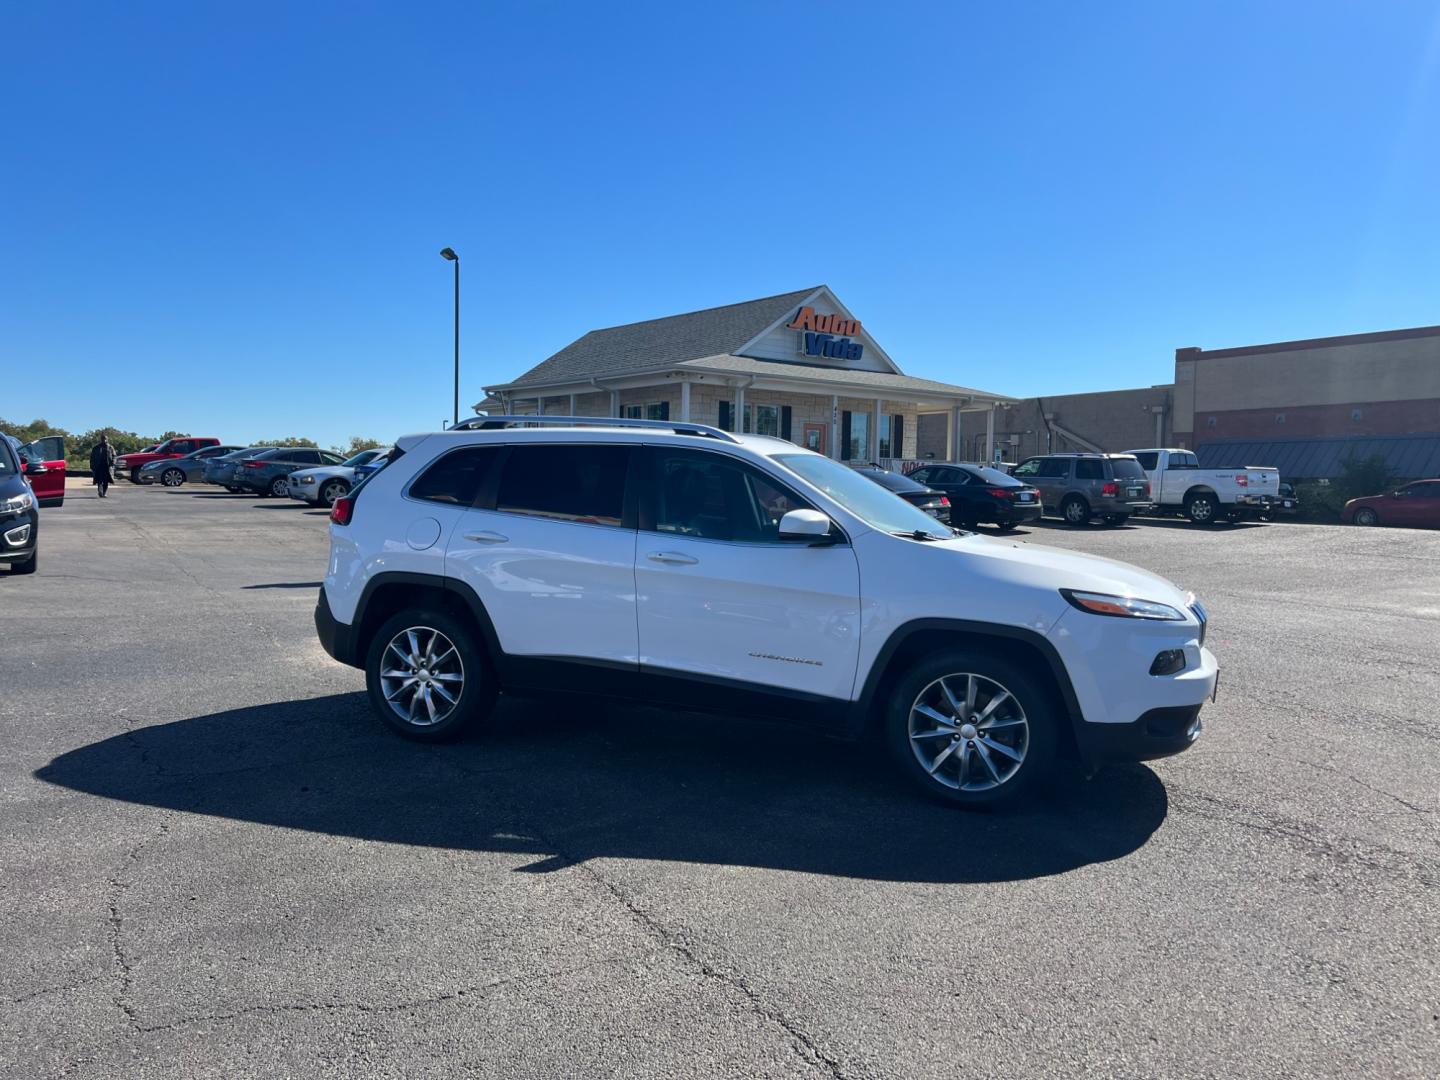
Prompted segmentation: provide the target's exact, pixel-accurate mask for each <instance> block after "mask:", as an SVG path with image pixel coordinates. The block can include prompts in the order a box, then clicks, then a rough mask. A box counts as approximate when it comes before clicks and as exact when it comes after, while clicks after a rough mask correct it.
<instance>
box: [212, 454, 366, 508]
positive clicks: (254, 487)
mask: <svg viewBox="0 0 1440 1080" xmlns="http://www.w3.org/2000/svg"><path fill="white" fill-rule="evenodd" d="M344 460H345V459H344V458H342V457H341V456H340V455H339V454H332V453H331V452H330V451H329V450H316V449H314V448H312V447H308V446H285V447H281V448H279V449H276V450H266V451H265V452H264V453H260V454H256V455H255V456H254V457H247V458H245V459H243V460H242V461H240V462H239V463H238V464H237V465H236V466H235V471H234V473H232V474H231V477H230V485H231V486H233V487H237V488H239V489H240V490H241V491H253V492H254V493H255V494H256V495H274V496H275V497H276V498H277V499H283V498H285V497H286V496H287V495H289V494H290V474H291V473H292V472H295V471H297V470H299V469H308V468H311V467H313V466H315V465H339V464H340V463H341V462H343V461H344Z"/></svg>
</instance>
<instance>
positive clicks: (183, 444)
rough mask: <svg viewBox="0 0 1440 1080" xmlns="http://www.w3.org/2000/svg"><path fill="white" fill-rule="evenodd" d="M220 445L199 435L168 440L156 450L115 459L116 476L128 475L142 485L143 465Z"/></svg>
mask: <svg viewBox="0 0 1440 1080" xmlns="http://www.w3.org/2000/svg"><path fill="white" fill-rule="evenodd" d="M219 445H220V440H219V439H211V438H200V437H199V436H197V435H181V436H179V437H178V438H174V439H166V440H165V441H164V442H162V443H161V444H160V445H159V446H157V447H155V449H154V450H142V451H139V452H138V453H134V454H121V455H120V456H119V457H118V458H116V459H115V475H116V476H120V475H122V474H124V475H127V476H129V478H130V482H131V483H132V484H138V483H140V468H141V466H143V465H149V464H150V462H152V461H162V460H164V459H165V458H178V457H184V456H185V455H186V454H189V453H191V452H193V451H195V450H201V449H204V448H205V447H207V446H219Z"/></svg>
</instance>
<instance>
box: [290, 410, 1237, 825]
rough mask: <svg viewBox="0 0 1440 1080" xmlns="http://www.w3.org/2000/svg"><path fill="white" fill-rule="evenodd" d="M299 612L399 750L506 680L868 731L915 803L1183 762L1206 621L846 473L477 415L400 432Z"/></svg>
mask: <svg viewBox="0 0 1440 1080" xmlns="http://www.w3.org/2000/svg"><path fill="white" fill-rule="evenodd" d="M331 518H332V524H331V526H330V563H329V567H328V570H327V572H326V575H325V582H324V585H323V586H322V588H321V590H320V600H319V604H318V605H317V607H316V611H315V623H316V627H317V629H318V631H319V635H320V641H321V643H322V644H323V645H324V647H325V649H326V651H327V652H328V653H329V654H330V655H331V656H333V657H334V658H335V659H337V660H339V661H341V662H342V663H346V664H351V665H353V666H355V667H359V668H363V669H364V670H365V675H366V683H367V685H368V688H369V692H370V698H371V701H372V702H373V704H374V706H375V709H376V711H377V712H378V713H379V714H380V716H381V717H383V718H384V720H385V721H386V722H387V723H388V724H389V725H390V726H391V727H392V728H394V729H395V730H396V731H398V732H399V733H401V734H402V735H406V736H408V737H410V738H415V739H422V740H430V741H438V740H442V739H448V738H451V737H454V736H456V735H458V734H459V733H460V732H461V731H462V730H463V729H465V728H466V727H469V726H472V725H475V724H477V723H479V722H481V721H483V720H484V719H485V717H486V716H487V715H488V714H489V712H490V710H491V708H492V706H493V704H494V701H495V696H496V694H497V692H499V691H502V690H522V691H551V692H554V691H559V692H568V693H582V694H601V695H610V696H619V697H624V698H629V699H635V700H640V701H644V702H648V703H651V704H663V705H669V706H675V707H678V708H691V709H694V708H700V709H705V710H715V711H721V712H727V713H740V714H746V715H761V716H769V717H776V718H781V719H785V720H790V721H795V722H799V723H802V724H806V725H810V726H811V727H812V728H813V729H814V730H815V731H817V732H822V733H825V734H827V735H839V736H849V737H858V736H861V735H863V734H865V733H867V732H869V731H872V730H878V731H879V733H880V734H881V735H882V736H883V738H884V739H885V741H886V742H887V743H888V744H889V746H890V748H891V750H892V752H893V754H894V756H895V759H896V761H897V762H898V763H899V765H900V767H901V769H902V770H903V771H904V772H905V773H906V774H907V775H908V776H910V777H911V779H912V780H913V781H915V782H916V783H918V784H919V786H920V787H921V788H922V789H923V790H925V791H927V792H929V793H930V794H932V795H935V796H938V797H940V798H943V799H946V800H949V801H951V802H955V803H961V804H972V805H979V804H992V803H997V802H1002V801H1008V800H1011V799H1014V798H1015V797H1017V796H1020V795H1022V794H1023V793H1025V792H1026V791H1027V790H1029V789H1031V788H1032V787H1033V786H1034V785H1035V783H1036V782H1037V781H1038V780H1040V779H1041V778H1042V777H1043V776H1044V775H1045V772H1046V769H1047V767H1048V766H1049V765H1050V764H1051V762H1052V761H1054V760H1055V759H1056V758H1057V757H1070V758H1074V759H1078V760H1079V761H1080V762H1082V763H1084V764H1085V765H1086V766H1088V767H1094V766H1095V765H1097V764H1099V763H1101V762H1104V761H1108V760H1131V761H1134V760H1141V759H1146V758H1153V757H1161V756H1164V755H1166V754H1174V753H1178V752H1179V751H1181V750H1184V749H1186V748H1187V747H1189V746H1190V745H1191V744H1192V743H1193V742H1194V741H1195V739H1196V737H1197V735H1198V734H1199V731H1200V708H1201V705H1202V704H1203V703H1204V702H1205V700H1206V699H1207V698H1210V697H1212V696H1213V694H1214V690H1215V685H1216V678H1217V669H1216V664H1215V658H1214V656H1212V655H1211V653H1210V652H1209V650H1207V649H1206V648H1204V641H1205V612H1204V610H1203V609H1202V608H1201V607H1200V605H1199V604H1197V603H1195V602H1194V599H1193V597H1191V596H1189V595H1187V594H1186V593H1185V592H1183V591H1182V590H1181V589H1179V588H1177V587H1176V586H1175V585H1173V584H1171V583H1170V582H1168V581H1166V580H1164V579H1163V578H1160V577H1157V576H1155V575H1154V574H1150V573H1147V572H1146V571H1143V570H1140V569H1137V568H1136V567H1133V566H1129V565H1126V564H1124V563H1120V562H1114V561H1111V560H1109V559H1100V558H1094V557H1091V556H1087V555H1079V554H1072V553H1070V552H1065V551H1059V550H1055V549H1053V548H1046V547H1039V546H1035V545H1031V544H1024V543H1018V542H1016V541H1014V540H1002V539H992V538H987V537H983V536H977V535H973V534H968V533H957V532H953V531H952V530H950V529H949V528H947V527H945V526H943V525H941V524H940V523H939V522H937V521H936V520H935V519H934V518H932V517H930V516H929V515H928V514H926V513H924V512H923V511H921V510H918V509H916V508H915V507H913V506H911V505H910V504H909V503H907V502H905V501H904V500H903V499H901V498H899V497H898V496H896V495H894V494H892V493H891V492H889V491H887V490H885V489H884V488H882V487H880V486H879V485H878V484H875V483H874V482H873V481H871V480H869V479H868V478H867V477H864V476H861V475H859V474H858V473H856V472H855V471H853V470H852V469H849V468H846V467H845V466H844V465H842V464H840V463H839V462H838V461H833V460H831V459H830V458H827V457H823V456H821V455H819V454H816V453H812V452H810V451H808V450H804V449H801V448H800V447H798V446H795V445H794V444H792V443H789V442H784V441H781V440H779V439H772V438H766V437H762V436H751V435H733V434H730V433H728V432H723V431H719V430H717V429H714V428H707V427H703V426H700V425H696V424H686V423H662V422H646V421H624V420H613V421H611V420H597V419H581V418H574V417H569V418H558V417H550V418H546V419H545V420H544V421H541V422H539V423H537V422H536V418H534V417H528V418H520V417H513V418H485V417H479V418H476V419H475V420H471V421H468V422H467V423H466V424H462V425H461V426H460V427H458V428H455V429H452V430H450V431H445V432H440V433H435V434H429V435H413V436H407V437H406V438H403V439H401V440H400V441H399V442H398V444H397V447H396V449H395V450H394V451H392V453H391V460H390V462H389V464H387V465H386V466H385V467H384V468H382V469H381V470H380V471H379V472H377V473H375V474H373V475H372V476H370V477H369V478H367V479H366V480H365V481H364V482H363V483H362V484H360V485H359V486H357V488H356V489H355V491H354V492H352V493H351V495H350V496H348V497H346V498H343V499H340V500H339V501H338V502H337V503H336V504H335V507H334V511H333V513H332V516H331Z"/></svg>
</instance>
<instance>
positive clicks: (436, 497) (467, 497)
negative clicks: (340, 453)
mask: <svg viewBox="0 0 1440 1080" xmlns="http://www.w3.org/2000/svg"><path fill="white" fill-rule="evenodd" d="M500 449H501V448H500V447H498V446H467V447H465V448H464V449H462V450H455V451H452V452H451V453H448V454H446V455H445V456H443V457H441V458H440V459H439V460H438V461H435V462H434V463H432V464H431V465H430V467H429V468H427V469H426V470H425V471H424V472H423V473H421V474H420V476H419V477H418V478H416V480H415V481H414V482H413V483H412V484H411V485H410V497H411V498H412V499H428V500H429V501H431V502H441V503H450V504H452V505H455V506H472V505H474V503H475V500H476V499H477V498H478V497H479V496H480V486H481V485H482V484H483V483H484V482H485V477H486V476H487V475H489V472H490V466H491V464H493V463H494V461H495V458H496V456H497V455H498V454H499V453H500ZM374 475H375V474H374V473H371V474H369V475H368V476H366V477H365V479H366V480H368V479H369V478H370V476H374Z"/></svg>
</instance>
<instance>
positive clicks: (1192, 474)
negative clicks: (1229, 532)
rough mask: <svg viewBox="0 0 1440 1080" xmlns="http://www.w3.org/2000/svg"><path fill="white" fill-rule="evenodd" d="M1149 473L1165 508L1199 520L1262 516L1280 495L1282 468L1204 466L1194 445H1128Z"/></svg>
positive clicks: (1157, 504)
mask: <svg viewBox="0 0 1440 1080" xmlns="http://www.w3.org/2000/svg"><path fill="white" fill-rule="evenodd" d="M1125 453H1127V454H1133V455H1134V457H1135V459H1136V460H1137V461H1139V462H1140V467H1141V468H1142V469H1144V470H1145V475H1146V476H1148V477H1149V478H1150V497H1151V498H1152V499H1153V500H1154V503H1155V510H1156V511H1158V512H1160V513H1167V512H1175V511H1179V512H1181V513H1183V514H1184V515H1185V516H1186V517H1188V518H1189V519H1190V520H1191V521H1193V522H1195V524H1197V525H1208V524H1212V523H1214V522H1216V521H1220V520H1227V521H1239V520H1240V519H1241V518H1244V517H1249V516H1251V515H1258V514H1259V513H1260V512H1261V511H1263V510H1266V509H1268V508H1269V506H1270V503H1271V502H1272V501H1274V500H1276V499H1278V498H1279V496H1280V471H1279V470H1278V469H1272V468H1268V467H1266V468H1261V467H1256V466H1253V465H1250V466H1246V467H1244V468H1240V469H1202V468H1200V459H1199V458H1197V457H1196V456H1195V454H1194V453H1193V452H1192V451H1190V450H1126V451H1125Z"/></svg>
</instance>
